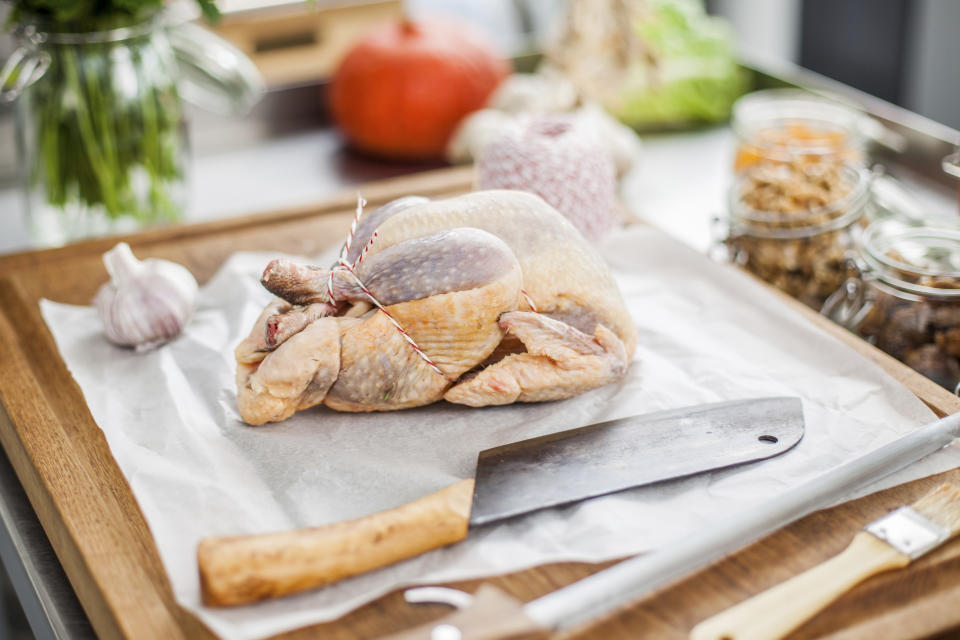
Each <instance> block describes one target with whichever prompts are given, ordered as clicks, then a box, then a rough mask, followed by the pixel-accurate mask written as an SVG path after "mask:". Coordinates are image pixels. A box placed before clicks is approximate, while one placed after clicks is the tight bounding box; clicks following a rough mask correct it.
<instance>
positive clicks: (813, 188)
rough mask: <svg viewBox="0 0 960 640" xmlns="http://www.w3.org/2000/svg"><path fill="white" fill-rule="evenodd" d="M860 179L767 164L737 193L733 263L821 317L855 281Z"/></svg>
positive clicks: (826, 167) (823, 167) (825, 167)
mask: <svg viewBox="0 0 960 640" xmlns="http://www.w3.org/2000/svg"><path fill="white" fill-rule="evenodd" d="M858 176H859V174H858V173H857V172H856V171H854V170H852V169H850V168H848V167H845V166H843V165H837V164H834V163H806V162H794V163H783V164H780V163H776V164H774V163H765V164H758V165H755V166H754V167H752V168H751V169H750V170H749V171H747V172H746V173H744V175H743V176H742V177H741V179H740V182H739V183H738V185H737V186H735V187H734V189H735V192H734V194H735V197H734V202H733V204H732V211H731V215H730V218H731V226H730V227H731V228H730V234H729V236H728V238H727V241H726V242H727V247H728V250H729V252H730V255H731V258H732V259H733V261H734V262H735V263H737V264H739V265H740V266H742V267H744V268H745V269H747V270H748V271H750V272H751V273H753V274H754V275H756V276H757V277H759V278H761V279H762V280H765V281H766V282H769V283H770V284H772V285H774V286H775V287H777V288H778V289H781V290H783V291H784V292H786V293H788V294H789V295H791V296H793V297H795V298H797V299H799V300H800V301H801V302H803V303H804V304H806V305H808V306H810V307H813V308H815V309H819V308H820V307H821V306H822V305H823V302H824V301H825V300H826V299H827V297H828V296H829V295H830V294H831V293H833V292H834V291H836V290H837V289H838V288H839V287H840V286H841V285H842V284H843V282H844V280H846V278H847V277H849V276H850V275H851V274H850V272H849V269H848V266H847V253H848V251H849V249H850V247H851V246H852V236H851V226H852V225H853V224H854V223H855V222H856V220H857V219H858V218H859V217H860V215H859V214H860V210H861V209H862V205H861V204H860V203H857V202H852V201H851V200H852V193H853V191H854V187H855V184H854V181H855V180H856V179H857V177H858Z"/></svg>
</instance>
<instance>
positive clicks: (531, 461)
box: [470, 398, 804, 527]
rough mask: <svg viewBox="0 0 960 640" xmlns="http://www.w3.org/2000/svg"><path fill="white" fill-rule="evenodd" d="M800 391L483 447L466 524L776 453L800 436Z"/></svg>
mask: <svg viewBox="0 0 960 640" xmlns="http://www.w3.org/2000/svg"><path fill="white" fill-rule="evenodd" d="M803 431H804V423H803V408H802V405H801V402H800V399H799V398H759V399H758V398H754V399H750V400H734V401H730V402H718V403H714V404H705V405H697V406H695V407H686V408H681V409H674V410H669V411H661V412H658V413H650V414H645V415H640V416H632V417H629V418H620V419H618V420H610V421H607V422H601V423H598V424H593V425H590V426H587V427H581V428H577V429H570V430H568V431H562V432H559V433H552V434H548V435H544V436H540V437H538V438H531V439H529V440H522V441H520V442H514V443H511V444H507V445H503V446H500V447H496V448H493V449H487V450H486V451H482V452H481V453H480V454H479V456H478V458H477V472H476V484H475V487H474V493H473V506H472V509H471V512H470V526H471V527H474V526H480V525H484V524H490V523H493V522H497V521H500V520H504V519H506V518H512V517H515V516H518V515H521V514H524V513H529V512H531V511H537V510H540V509H545V508H548V507H556V506H560V505H564V504H569V503H572V502H578V501H580V500H584V499H587V498H592V497H596V496H600V495H605V494H608V493H613V492H616V491H623V490H624V489H629V488H632V487H638V486H641V485H647V484H652V483H655V482H662V481H664V480H672V479H675V478H682V477H685V476H690V475H694V474H698V473H703V472H705V471H711V470H716V469H724V468H726V467H732V466H735V465H740V464H744V463H747V462H753V461H756V460H764V459H766V458H771V457H773V456H776V455H779V454H781V453H783V452H785V451H787V450H788V449H790V448H791V447H793V446H794V445H796V444H797V443H798V442H799V441H800V438H802V437H803Z"/></svg>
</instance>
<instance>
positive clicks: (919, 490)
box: [0, 168, 960, 640]
mask: <svg viewBox="0 0 960 640" xmlns="http://www.w3.org/2000/svg"><path fill="white" fill-rule="evenodd" d="M471 184H472V172H471V171H470V170H469V169H460V168H457V169H443V170H440V171H434V172H429V173H424V174H419V175H416V176H409V177H403V178H397V179H392V180H388V181H384V182H379V183H375V184H370V185H366V186H364V187H363V188H362V192H363V195H364V197H366V198H367V200H368V201H369V203H370V206H376V205H378V204H381V203H383V202H385V201H387V200H390V199H392V198H394V197H398V196H401V195H408V194H411V193H418V194H422V195H429V196H443V195H453V194H456V193H461V192H465V191H468V190H469V189H470V187H471ZM354 198H355V195H354V192H351V193H349V194H344V195H343V196H340V197H335V198H332V199H331V200H330V201H328V202H326V203H325V204H322V205H318V206H314V207H303V208H299V209H292V210H287V211H281V212H277V213H272V214H266V215H258V216H252V217H247V218H240V219H232V220H229V221H222V222H213V223H207V224H201V225H195V226H188V227H179V228H168V229H160V230H153V231H147V232H144V233H141V234H137V235H133V236H128V237H126V238H124V239H125V240H126V241H128V242H129V243H130V244H131V245H132V246H133V247H134V249H135V251H136V253H137V255H138V256H140V257H151V256H159V257H164V258H168V259H171V260H175V261H177V262H180V263H182V264H184V265H186V266H188V267H189V268H190V269H191V270H192V271H193V272H194V273H195V274H196V275H197V277H198V279H199V280H200V281H201V282H203V281H205V280H207V279H208V278H209V277H210V276H211V275H213V273H214V272H215V270H216V269H217V268H218V267H219V266H220V264H221V263H222V261H223V260H224V259H225V258H226V257H227V256H228V255H229V254H230V253H232V252H234V251H238V250H278V251H279V250H283V251H286V252H291V253H313V252H317V251H319V250H320V249H322V248H325V247H327V246H330V245H334V244H337V243H339V242H341V241H342V238H343V237H344V233H345V231H346V229H347V227H348V226H349V221H350V217H351V215H352V214H351V212H352V209H353V207H354ZM116 241H117V238H111V239H100V240H93V241H89V242H84V243H80V244H76V245H72V246H69V247H65V248H61V249H54V250H46V251H35V252H29V253H21V254H14V255H10V256H6V257H0V363H2V366H0V402H2V405H3V411H2V412H0V443H2V445H3V447H4V449H5V450H6V452H7V455H8V456H9V458H10V461H11V463H12V464H13V466H14V469H15V470H16V472H17V475H18V476H19V478H20V481H21V482H22V483H23V485H24V488H25V489H26V492H27V495H28V496H29V498H30V501H31V503H32V505H33V507H34V509H35V510H36V512H37V516H38V517H39V519H40V522H41V524H42V525H43V527H44V529H45V531H46V532H47V535H48V537H49V538H50V542H51V544H52V546H53V548H54V549H55V551H56V553H57V556H58V558H59V559H60V562H61V563H62V564H63V567H64V570H65V571H66V574H67V576H68V577H69V579H70V582H71V584H72V585H73V588H74V589H75V591H76V593H77V596H78V597H79V599H80V602H81V603H82V605H83V607H84V609H85V611H86V613H87V615H88V616H89V618H90V620H91V622H92V623H93V626H94V628H95V629H96V631H97V633H98V635H99V636H100V637H102V638H128V639H136V640H141V639H150V638H164V639H170V640H175V639H178V638H211V637H212V634H210V632H209V631H207V630H206V629H205V628H204V627H203V626H202V625H201V624H200V623H198V622H197V621H196V620H195V619H194V618H193V616H192V615H190V614H189V613H187V612H185V611H184V610H182V609H181V608H180V607H179V606H178V605H177V604H176V603H175V602H174V599H173V595H172V593H171V590H170V585H169V583H168V581H167V578H166V575H165V573H164V570H163V567H162V565H161V563H160V559H159V557H158V555H157V551H156V548H155V546H154V542H153V539H152V538H151V536H150V533H149V530H148V529H147V526H146V523H145V521H144V518H143V515H142V514H141V512H140V510H139V508H138V506H137V503H136V501H135V500H134V497H133V494H132V493H131V491H130V487H129V486H128V484H127V482H126V480H125V479H124V477H123V475H122V474H121V473H120V470H119V469H118V467H117V465H116V463H115V462H114V460H113V458H112V456H111V455H110V451H109V449H108V447H107V443H106V441H105V440H104V438H103V435H102V433H101V431H100V429H99V428H98V427H97V425H96V424H95V423H94V421H93V419H92V417H91V416H90V413H89V411H88V409H87V407H86V405H85V403H84V400H83V396H82V393H81V391H80V389H79V387H77V385H76V383H75V382H74V381H73V378H72V377H71V376H70V374H69V372H68V371H67V369H66V366H65V365H64V364H63V362H62V360H61V359H60V356H59V354H58V352H57V349H56V347H55V345H54V343H53V339H52V337H51V335H50V333H49V331H48V330H47V328H46V326H45V324H44V323H43V321H42V319H41V316H40V313H39V308H38V305H37V300H38V299H39V298H41V297H47V298H50V299H53V300H57V301H61V302H69V303H78V304H88V303H89V301H90V300H91V298H92V296H93V294H94V292H95V291H96V289H97V287H98V286H99V285H100V284H101V283H102V282H104V281H105V280H106V273H105V271H104V269H103V266H102V264H101V262H100V256H101V254H102V253H103V252H104V251H105V250H107V249H108V248H110V247H111V246H113V244H114V243H115V242H116ZM773 295H779V294H777V293H775V292H774V293H773ZM782 297H784V299H785V300H786V302H787V303H788V304H790V305H792V306H794V307H795V308H796V309H797V312H798V313H801V314H804V315H805V316H807V317H809V318H810V320H811V321H813V322H815V323H817V324H819V325H821V326H823V327H824V328H825V329H826V330H827V331H829V332H830V333H832V334H834V335H836V336H837V337H838V338H840V339H841V340H843V341H844V342H846V343H847V344H850V345H851V346H853V347H854V348H856V349H857V350H858V351H860V352H861V353H863V354H865V355H866V356H867V357H869V358H870V359H872V360H874V361H875V362H876V363H877V364H878V365H880V366H881V367H883V368H884V369H886V370H887V371H889V372H890V373H891V374H892V375H894V376H895V377H896V378H898V379H899V380H900V381H901V382H903V383H904V384H905V385H906V386H908V387H909V388H910V389H911V390H913V391H914V393H916V394H917V395H918V396H919V397H920V398H922V399H923V400H924V401H925V402H927V404H928V405H930V406H931V407H932V408H933V409H934V410H935V411H937V412H938V413H940V414H944V413H948V412H949V413H953V412H956V411H960V400H958V399H957V398H956V397H954V396H953V395H951V394H950V393H948V392H947V391H945V390H944V389H942V388H940V387H938V386H936V385H935V384H933V383H932V382H930V381H928V380H927V379H926V378H923V377H922V376H920V375H918V374H916V373H915V372H913V371H911V370H910V369H908V368H906V367H904V366H903V365H901V364H900V363H898V362H897V361H895V360H893V359H892V358H889V357H887V356H885V355H884V354H882V353H880V352H879V351H877V350H876V349H874V348H873V347H871V346H869V345H867V344H866V343H864V342H862V341H860V340H858V339H857V338H855V337H854V336H852V335H851V334H848V333H847V332H846V331H844V330H842V329H839V328H838V327H835V326H834V325H832V324H830V323H829V322H828V321H826V320H824V319H823V318H821V317H820V316H818V315H817V314H815V313H813V312H811V311H810V310H809V309H807V308H806V307H803V306H802V305H800V304H799V303H796V302H794V301H792V300H790V299H789V298H786V297H785V296H782ZM945 479H953V480H954V481H958V482H960V471H957V470H954V471H951V472H948V473H945V474H941V475H940V476H938V477H934V478H928V479H924V480H919V481H917V482H912V483H910V484H907V485H903V486H900V487H896V488H894V489H891V490H889V491H884V492H882V493H879V494H875V495H873V496H869V497H867V498H864V499H861V500H857V501H855V502H852V503H848V504H844V505H841V506H839V507H837V508H834V509H830V510H827V511H823V512H819V513H816V514H813V515H811V516H809V517H807V518H804V519H803V520H801V521H800V522H798V523H796V524H795V525H793V526H791V527H788V528H787V529H785V530H783V531H780V532H779V533H777V534H775V535H772V536H770V537H768V538H766V539H764V540H762V541H761V542H759V543H757V544H754V545H752V546H750V547H748V548H747V549H745V550H743V551H741V552H740V553H737V554H735V555H734V556H732V557H729V558H727V559H726V560H724V561H722V562H720V563H718V564H716V565H715V566H713V567H712V568H710V569H708V570H705V571H702V572H700V573H699V574H698V575H696V576H694V577H692V578H690V579H688V580H685V581H683V582H681V583H679V584H677V585H675V586H673V587H672V588H670V589H667V590H664V591H662V592H661V593H659V594H657V595H655V596H654V597H651V598H648V599H646V600H645V601H643V602H641V603H638V604H637V605H635V606H633V607H630V608H629V609H626V610H623V611H620V612H617V613H616V614H614V615H612V616H611V617H610V618H609V619H607V620H605V621H602V622H600V623H598V624H596V625H594V626H592V627H591V628H589V629H582V630H579V631H578V632H576V633H573V634H568V635H572V636H575V637H602V638H635V637H638V636H639V635H644V636H646V637H656V638H681V637H685V635H686V632H687V631H688V630H689V629H690V628H691V627H692V626H693V625H694V624H695V623H696V622H698V621H699V620H701V619H703V618H705V617H707V616H709V615H711V614H713V613H715V612H717V611H719V610H721V609H723V608H725V607H727V606H729V605H732V604H734V603H735V602H737V601H739V600H741V599H743V598H745V597H747V596H749V595H751V594H753V593H756V592H758V591H760V590H762V589H765V588H767V587H769V586H771V585H773V584H775V583H777V582H779V581H781V580H783V579H785V578H787V577H789V576H791V575H793V574H795V573H797V572H799V571H801V570H804V569H806V568H808V567H810V566H813V565H814V564H817V563H819V562H821V561H823V560H824V559H826V558H827V557H829V556H830V555H832V554H834V553H836V552H838V551H840V550H841V549H842V548H843V547H844V546H846V544H847V543H848V542H849V540H850V538H851V537H852V535H853V533H854V532H855V531H856V530H858V529H860V528H861V527H862V526H863V524H864V523H866V522H869V521H870V520H872V519H874V518H876V517H877V516H879V515H881V514H882V513H884V512H885V511H887V510H888V509H890V508H893V507H895V506H898V505H901V504H905V503H909V502H912V501H913V500H914V499H916V498H917V497H918V496H919V495H921V494H923V493H924V492H925V491H927V490H928V489H930V488H931V487H932V486H934V485H935V484H937V483H938V482H941V481H943V480H945ZM609 564H610V563H607V564H606V565H587V564H579V563H564V564H553V565H548V566H543V567H538V568H535V569H531V570H527V571H522V572H520V573H515V574H511V575H508V576H502V577H498V578H493V579H490V580H489V581H490V582H492V583H494V584H496V585H498V586H500V587H501V588H503V589H504V590H506V591H507V592H509V593H511V594H513V595H514V596H516V597H518V598H520V599H522V600H530V599H532V598H535V597H538V596H540V595H543V594H545V593H547V592H549V591H552V590H554V589H557V588H559V587H561V586H563V585H565V584H568V583H570V582H572V581H574V580H577V579H579V578H582V577H584V576H586V575H589V574H590V573H593V572H595V571H597V570H599V569H601V568H603V567H604V566H608V565H609ZM478 584H479V581H468V582H462V583H458V584H456V585H453V586H459V587H462V588H465V589H470V590H472V589H474V588H475V587H476V586H477V585H478ZM958 590H960V542H954V543H953V544H949V545H946V546H945V547H943V548H941V549H940V550H938V551H937V552H935V553H933V554H932V555H931V556H929V557H927V558H924V559H922V560H920V561H918V562H917V563H916V565H915V566H913V567H911V568H910V569H908V570H906V571H901V572H899V573H894V574H888V575H885V576H880V577H877V578H875V579H873V580H870V581H869V582H867V583H865V584H863V585H861V586H860V587H859V588H857V589H855V590H854V591H853V592H851V593H850V594H849V595H848V596H846V597H844V598H843V599H842V600H840V601H839V602H837V603H836V604H835V605H834V606H832V607H830V608H829V609H828V610H827V611H825V612H824V613H823V614H822V615H821V616H819V617H817V618H816V619H815V620H813V621H812V622H811V623H809V624H807V625H806V626H804V627H803V628H801V629H800V630H798V631H797V632H796V633H795V634H794V636H792V637H794V638H816V637H837V638H853V637H861V636H862V635H866V634H869V635H870V636H871V637H872V638H873V639H875V640H877V639H879V638H907V637H927V636H929V635H931V634H934V633H938V632H941V631H943V630H944V629H948V628H952V627H954V626H957V625H960V605H957V604H956V603H957V598H958V597H960V595H958V594H960V591H958ZM951 598H952V600H951ZM946 602H951V603H952V604H951V606H946V605H945V604H944V603H946ZM444 613H447V611H446V610H445V609H444V608H443V607H439V606H426V607H422V606H421V607H413V606H410V605H407V604H405V603H404V602H403V600H402V597H401V594H400V593H393V594H390V595H387V596H385V597H383V598H381V599H380V600H378V601H376V602H373V603H371V604H369V605H367V606H364V607H362V608H361V609H359V610H357V611H354V612H353V613H351V614H349V615H347V616H346V617H344V618H342V619H340V620H338V621H336V622H333V623H329V624H324V625H319V626H316V627H313V628H310V629H305V630H300V631H296V632H293V633H290V634H285V635H284V636H283V637H285V638H314V637H324V638H369V637H375V636H377V635H379V634H381V633H385V632H388V631H396V630H399V629H402V628H405V627H408V626H413V625H416V624H420V623H423V622H426V621H427V620H429V619H432V618H435V617H437V616H439V615H441V614H444Z"/></svg>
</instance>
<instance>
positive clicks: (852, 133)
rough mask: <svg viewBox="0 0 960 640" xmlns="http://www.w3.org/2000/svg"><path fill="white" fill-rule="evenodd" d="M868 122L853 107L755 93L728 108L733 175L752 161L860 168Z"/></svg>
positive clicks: (801, 95) (800, 95)
mask: <svg viewBox="0 0 960 640" xmlns="http://www.w3.org/2000/svg"><path fill="white" fill-rule="evenodd" d="M869 120H870V119H869V118H867V117H866V116H864V114H863V113H862V112H861V111H859V110H857V109H855V108H853V107H849V106H846V105H844V104H841V103H839V102H833V101H830V100H826V99H824V98H820V97H818V96H816V95H814V94H811V93H809V92H806V91H801V90H798V89H770V90H766V91H755V92H753V93H750V94H747V95H746V96H744V97H742V98H740V99H739V100H738V101H737V102H736V103H735V104H734V106H733V119H732V122H731V126H732V128H733V131H734V134H735V135H736V137H737V153H736V159H735V161H734V170H735V171H742V170H744V169H746V168H747V167H749V166H751V165H753V164H755V163H758V162H796V161H808V162H815V163H819V162H827V161H832V162H840V163H846V164H853V165H859V164H863V163H864V161H865V152H864V150H865V147H866V144H865V143H866V138H867V136H866V132H865V127H868V126H869V122H868V121H869Z"/></svg>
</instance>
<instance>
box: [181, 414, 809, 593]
mask: <svg viewBox="0 0 960 640" xmlns="http://www.w3.org/2000/svg"><path fill="white" fill-rule="evenodd" d="M801 437H803V409H802V406H801V403H800V399H799V398H756V399H751V400H735V401H731V402H720V403H714V404H705V405H698V406H694V407H686V408H682V409H675V410H670V411H661V412H658V413H651V414H646V415H641V416H633V417H629V418H621V419H618V420H610V421H608V422H602V423H599V424H594V425H590V426H587V427H580V428H577V429H570V430H569V431H561V432H559V433H553V434H549V435H545V436H540V437H538V438H532V439H529V440H523V441H520V442H514V443H512V444H507V445H503V446H500V447H496V448H493V449H487V450H486V451H482V452H480V454H479V456H478V459H477V472H476V481H474V480H472V479H467V480H461V481H460V482H457V483H455V484H453V485H451V486H449V487H447V488H445V489H442V490H441V491H438V492H437V493H433V494H430V495H428V496H425V497H423V498H420V499H419V500H416V501H414V502H411V503H409V504H405V505H402V506H400V507H396V508H394V509H389V510H387V511H381V512H379V513H374V514H372V515H368V516H363V517H361V518H357V519H355V520H348V521H345V522H338V523H335V524H329V525H323V526H319V527H313V528H310V529H300V530H296V531H285V532H278V533H267V534H260V535H245V536H234V537H227V538H207V539H205V540H202V541H201V542H200V544H199V546H198V547H197V563H198V565H199V569H200V586H201V593H202V595H203V600H204V603H205V604H207V605H209V606H230V605H239V604H246V603H249V602H254V601H257V600H262V599H265V598H273V597H278V596H283V595H287V594H290V593H295V592H298V591H303V590H306V589H311V588H314V587H319V586H322V585H325V584H330V583H331V582H335V581H337V580H340V579H342V578H347V577H350V576H355V575H358V574H361V573H365V572H367V571H371V570H373V569H377V568H380V567H384V566H387V565H390V564H393V563H395V562H399V561H400V560H405V559H407V558H412V557H414V556H417V555H420V554H421V553H425V552H427V551H429V550H431V549H436V548H438V547H443V546H446V545H448V544H452V543H454V542H458V541H460V540H462V539H464V538H465V537H466V536H467V530H468V528H469V527H476V526H481V525H486V524H490V523H493V522H497V521H500V520H504V519H506V518H512V517H514V516H519V515H521V514H525V513H529V512H531V511H537V510H539V509H545V508H547V507H556V506H560V505H564V504H569V503H572V502H577V501H579V500H584V499H587V498H592V497H596V496H600V495H604V494H608V493H613V492H615V491H622V490H624V489H629V488H632V487H638V486H641V485H647V484H651V483H654V482H662V481H664V480H672V479H676V478H682V477H686V476H691V475H694V474H697V473H703V472H705V471H711V470H716V469H723V468H726V467H731V466H734V465H739V464H744V463H747V462H754V461H757V460H764V459H766V458H771V457H773V456H776V455H779V454H781V453H783V452H784V451H787V450H788V449H790V448H791V447H793V446H794V445H795V444H797V442H799V441H800V438H801Z"/></svg>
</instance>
